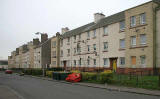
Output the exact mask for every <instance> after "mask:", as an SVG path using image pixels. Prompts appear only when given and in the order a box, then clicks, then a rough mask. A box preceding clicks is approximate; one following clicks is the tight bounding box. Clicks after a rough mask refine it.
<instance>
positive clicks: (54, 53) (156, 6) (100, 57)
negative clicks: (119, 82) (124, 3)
mask: <svg viewBox="0 0 160 99" xmlns="http://www.w3.org/2000/svg"><path fill="white" fill-rule="evenodd" d="M44 37H46V36H45V35H44ZM159 37H160V0H152V1H149V2H146V3H144V4H141V5H138V6H135V7H133V8H130V9H127V10H125V11H122V12H119V13H116V14H114V15H111V16H108V17H105V15H104V14H102V13H95V14H94V21H93V22H91V23H88V24H86V25H83V26H81V27H78V28H76V29H73V30H69V29H68V28H62V33H61V35H59V34H56V36H53V37H52V38H50V39H48V40H47V41H46V42H48V43H45V42H44V41H42V42H43V44H42V43H41V46H39V47H41V49H39V50H38V49H37V48H39V47H36V48H35V47H34V48H33V49H34V50H33V51H30V50H31V48H30V49H29V51H30V53H29V56H30V57H31V56H32V57H36V58H37V57H38V59H39V60H36V58H33V60H32V61H33V62H30V64H33V63H34V64H37V62H39V66H37V65H34V67H35V68H39V67H42V65H43V66H44V65H47V66H50V67H64V68H65V69H68V70H71V69H78V70H85V71H96V70H105V69H106V70H107V69H112V70H114V71H116V72H122V73H128V72H130V71H135V70H136V71H139V70H140V71H147V70H150V71H154V70H158V69H159V68H160V61H159V60H160V38H159ZM42 45H43V46H42ZM35 49H37V50H35ZM36 53H41V54H36ZM44 53H46V54H44ZM48 53H49V54H48ZM15 56H16V57H15ZM24 56H25V55H24ZM22 57H23V56H22V55H21V48H17V49H16V51H14V52H12V56H11V57H9V61H11V62H9V63H12V64H16V65H15V66H16V67H22V66H21V63H23V61H21V59H22ZM39 57H40V58H39ZM42 57H43V59H42ZM34 59H35V60H34ZM24 60H25V58H24ZM42 63H43V64H42ZM9 66H10V64H9ZM29 67H30V68H33V67H32V65H30V66H29Z"/></svg>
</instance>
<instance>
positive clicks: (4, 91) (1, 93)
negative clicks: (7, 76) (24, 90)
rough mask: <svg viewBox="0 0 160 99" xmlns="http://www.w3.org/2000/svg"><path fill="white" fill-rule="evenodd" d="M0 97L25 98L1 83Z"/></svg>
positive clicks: (5, 98) (6, 98)
mask: <svg viewBox="0 0 160 99" xmlns="http://www.w3.org/2000/svg"><path fill="white" fill-rule="evenodd" d="M0 99H23V98H21V97H20V96H18V95H17V93H16V92H15V91H14V90H12V89H10V88H8V87H6V86H3V85H0Z"/></svg>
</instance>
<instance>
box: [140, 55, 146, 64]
mask: <svg viewBox="0 0 160 99" xmlns="http://www.w3.org/2000/svg"><path fill="white" fill-rule="evenodd" d="M142 58H143V59H144V60H143V62H144V63H143V62H142ZM140 64H141V66H146V56H145V55H142V56H140Z"/></svg>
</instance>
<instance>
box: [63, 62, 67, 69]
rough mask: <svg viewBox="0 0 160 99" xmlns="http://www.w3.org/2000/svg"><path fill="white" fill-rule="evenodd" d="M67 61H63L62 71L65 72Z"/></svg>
mask: <svg viewBox="0 0 160 99" xmlns="http://www.w3.org/2000/svg"><path fill="white" fill-rule="evenodd" d="M66 64H67V61H63V66H64V70H66Z"/></svg>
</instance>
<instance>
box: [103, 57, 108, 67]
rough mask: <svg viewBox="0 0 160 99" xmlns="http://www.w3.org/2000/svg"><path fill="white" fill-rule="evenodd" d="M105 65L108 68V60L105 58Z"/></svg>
mask: <svg viewBox="0 0 160 99" xmlns="http://www.w3.org/2000/svg"><path fill="white" fill-rule="evenodd" d="M103 64H104V66H108V58H103Z"/></svg>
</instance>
